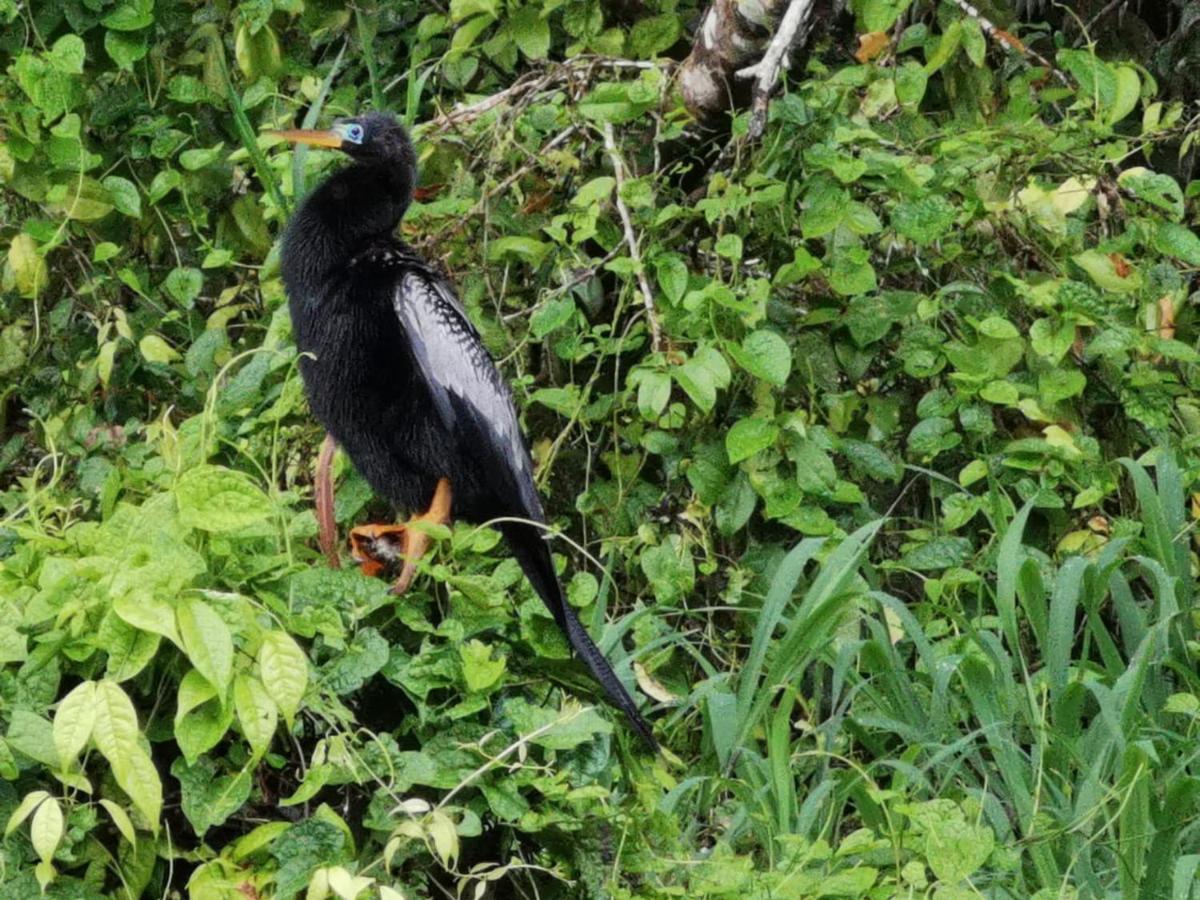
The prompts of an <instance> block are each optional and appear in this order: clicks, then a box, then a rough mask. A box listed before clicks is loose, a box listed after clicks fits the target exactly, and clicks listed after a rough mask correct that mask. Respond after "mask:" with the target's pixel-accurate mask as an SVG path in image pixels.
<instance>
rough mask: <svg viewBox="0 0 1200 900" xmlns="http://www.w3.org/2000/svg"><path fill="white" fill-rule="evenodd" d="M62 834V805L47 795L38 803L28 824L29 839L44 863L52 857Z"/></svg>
mask: <svg viewBox="0 0 1200 900" xmlns="http://www.w3.org/2000/svg"><path fill="white" fill-rule="evenodd" d="M62 836H63V814H62V807H61V806H59V805H58V801H57V800H56V799H54V798H53V797H47V798H46V799H45V800H44V801H43V802H42V803H40V804H39V805H38V808H37V812H35V813H34V814H33V821H32V822H31V823H30V824H29V840H30V842H31V843H32V844H33V849H34V850H35V851H36V852H37V855H38V858H39V859H41V861H42V862H44V863H49V862H50V861H51V860H52V859H54V851H55V850H57V849H58V842H59V841H61V840H62Z"/></svg>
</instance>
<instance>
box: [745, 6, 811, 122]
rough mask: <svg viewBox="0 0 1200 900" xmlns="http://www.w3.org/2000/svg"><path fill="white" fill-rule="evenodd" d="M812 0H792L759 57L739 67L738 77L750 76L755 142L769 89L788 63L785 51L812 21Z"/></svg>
mask: <svg viewBox="0 0 1200 900" xmlns="http://www.w3.org/2000/svg"><path fill="white" fill-rule="evenodd" d="M812 12H813V0H791V3H789V4H788V8H787V11H786V12H785V13H784V14H783V18H782V19H780V20H779V28H778V29H776V31H775V36H774V37H772V38H771V43H770V44H769V45H768V46H767V52H766V53H764V54H763V57H762V59H760V60H759V61H758V62H757V63H755V64H754V65H752V66H747V67H746V68H744V69H740V70H739V71H738V73H737V75H738V77H739V78H753V79H754V80H755V83H754V106H753V107H752V108H751V111H750V125H749V129H748V131H749V136H750V140H752V141H756V140H758V139H759V138H760V137H762V133H763V129H764V128H765V127H766V124H767V105H768V104H769V103H770V101H771V92H772V91H774V90H775V84H776V82H777V81H778V80H779V72H780V70H781V69H786V68H788V66H789V64H790V63H789V59H788V54H789V53H790V52H791V49H792V47H793V46H794V45H795V43H796V41H797V40H798V39H799V37H800V36H801V35H802V34H804V33H805V32H806V31H807V29H808V25H809V22H810V21H811V20H812Z"/></svg>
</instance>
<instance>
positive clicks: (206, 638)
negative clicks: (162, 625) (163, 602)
mask: <svg viewBox="0 0 1200 900" xmlns="http://www.w3.org/2000/svg"><path fill="white" fill-rule="evenodd" d="M175 617H176V621H177V623H178V626H179V636H180V638H181V639H182V640H183V652H184V653H186V654H187V657H188V659H189V660H191V663H192V665H193V666H195V667H196V670H197V671H198V672H199V673H200V674H201V675H203V676H204V677H205V678H206V679H207V680H208V683H209V684H211V685H212V686H213V688H214V689H215V690H216V691H217V693H218V695H220V696H221V697H222V698H224V696H225V692H226V691H227V690H228V689H229V681H230V678H232V677H233V637H232V636H231V635H230V633H229V626H228V625H226V624H225V620H224V619H222V618H221V617H220V616H219V615H217V614H216V613H215V612H213V610H212V609H211V608H210V607H209V606H208V604H207V603H205V602H204V601H203V600H201V599H200V598H199V597H194V596H185V597H180V598H179V601H178V603H177V604H176V606H175Z"/></svg>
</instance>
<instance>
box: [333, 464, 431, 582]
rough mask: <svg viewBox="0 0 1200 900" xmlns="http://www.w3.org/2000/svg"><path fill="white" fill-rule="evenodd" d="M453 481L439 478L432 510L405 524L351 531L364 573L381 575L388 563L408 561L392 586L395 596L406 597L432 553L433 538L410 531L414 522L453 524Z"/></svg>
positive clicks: (351, 541) (420, 531) (417, 530)
mask: <svg viewBox="0 0 1200 900" xmlns="http://www.w3.org/2000/svg"><path fill="white" fill-rule="evenodd" d="M450 506H451V492H450V482H449V481H447V480H446V479H445V478H439V479H438V483H437V488H436V489H435V490H434V492H433V500H431V501H430V503H429V509H427V510H426V511H425V512H423V513H421V514H420V515H419V516H413V517H412V518H411V519H409V520H408V521H407V522H406V523H404V524H403V525H359V526H358V527H357V528H352V529H350V548H351V551H350V552H351V555H352V556H353V557H354V558H355V559H356V560H357V561H358V563H359V566H360V567H361V569H362V573H363V574H364V575H368V576H374V575H378V574H380V573H381V572H383V570H384V569H385V568H387V564H388V563H389V562H392V561H394V560H396V559H402V560H404V564H403V566H402V567H401V569H400V577H399V578H397V579H396V583H395V584H394V585H392V593H393V594H403V593H404V592H405V591H407V590H408V588H409V585H411V584H412V580H413V577H414V576H415V575H416V574H417V562H418V561H419V560H420V559H421V557H422V556H424V555H425V553H426V552H427V551H428V550H429V535H428V534H426V533H425V532H424V531H423V530H422V529H420V528H410V527H409V526H411V525H412V524H413V523H417V522H429V523H432V524H435V525H448V524H449V523H450Z"/></svg>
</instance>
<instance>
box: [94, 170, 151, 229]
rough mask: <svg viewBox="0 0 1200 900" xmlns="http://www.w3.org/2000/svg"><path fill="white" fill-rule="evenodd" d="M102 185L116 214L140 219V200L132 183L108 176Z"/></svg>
mask: <svg viewBox="0 0 1200 900" xmlns="http://www.w3.org/2000/svg"><path fill="white" fill-rule="evenodd" d="M102 183H103V185H104V189H105V190H106V191H108V194H109V196H110V197H111V198H112V203H113V207H114V208H115V209H116V211H117V212H119V213H121V214H122V215H126V216H129V217H130V218H133V219H140V218H141V217H142V198H141V196H140V195H139V194H138V189H137V186H136V185H135V184H134V183H133V182H132V181H130V180H129V179H128V178H122V177H121V176H120V175H109V176H107V177H106V178H105V179H104V181H103V182H102Z"/></svg>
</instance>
